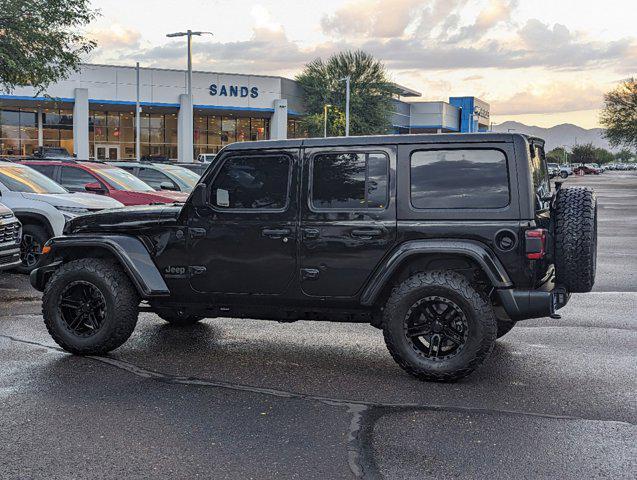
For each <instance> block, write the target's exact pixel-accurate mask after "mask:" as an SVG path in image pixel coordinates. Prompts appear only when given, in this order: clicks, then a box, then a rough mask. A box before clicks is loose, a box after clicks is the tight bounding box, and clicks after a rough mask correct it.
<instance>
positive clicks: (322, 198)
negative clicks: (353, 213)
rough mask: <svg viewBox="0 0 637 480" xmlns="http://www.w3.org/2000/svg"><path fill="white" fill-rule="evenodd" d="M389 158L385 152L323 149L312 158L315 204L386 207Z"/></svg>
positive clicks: (341, 207)
mask: <svg viewBox="0 0 637 480" xmlns="http://www.w3.org/2000/svg"><path fill="white" fill-rule="evenodd" d="M388 179H389V158H388V157H387V155H385V154H384V153H322V154H319V155H316V156H315V157H314V158H313V159H312V206H313V207H314V208H318V209H324V208H330V209H331V208H333V209H342V210H352V209H361V208H385V207H386V206H387V199H388Z"/></svg>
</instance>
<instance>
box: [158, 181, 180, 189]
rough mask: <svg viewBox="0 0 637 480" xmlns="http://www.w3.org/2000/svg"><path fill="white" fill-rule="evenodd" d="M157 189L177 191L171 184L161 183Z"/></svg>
mask: <svg viewBox="0 0 637 480" xmlns="http://www.w3.org/2000/svg"><path fill="white" fill-rule="evenodd" d="M159 188H160V189H161V190H177V187H175V185H173V184H172V183H171V182H161V183H160V184H159Z"/></svg>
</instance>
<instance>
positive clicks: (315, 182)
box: [300, 147, 396, 297]
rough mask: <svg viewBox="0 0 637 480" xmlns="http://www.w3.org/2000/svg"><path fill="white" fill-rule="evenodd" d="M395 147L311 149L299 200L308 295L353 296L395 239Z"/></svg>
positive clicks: (303, 282)
mask: <svg viewBox="0 0 637 480" xmlns="http://www.w3.org/2000/svg"><path fill="white" fill-rule="evenodd" d="M395 169H396V150H395V148H394V147H382V148H381V147H359V148H355V147H347V148H332V149H329V148H323V147H321V148H308V149H305V152H304V162H303V192H302V197H301V198H302V199H303V201H302V202H301V241H300V262H301V265H300V266H301V286H302V290H303V292H304V293H305V294H306V295H310V296H318V297H323V296H325V297H354V296H355V295H356V294H357V293H358V292H359V291H360V290H361V289H362V287H363V286H364V285H365V283H366V281H367V280H368V278H369V277H370V275H371V273H372V272H373V271H374V268H375V267H376V266H377V265H378V263H379V262H380V261H381V259H382V258H383V257H384V256H385V255H386V254H387V253H388V251H389V250H390V249H391V248H392V246H393V244H394V242H395V240H396V203H395V188H396V187H395V185H396V182H395V179H394V177H395V175H394V172H395Z"/></svg>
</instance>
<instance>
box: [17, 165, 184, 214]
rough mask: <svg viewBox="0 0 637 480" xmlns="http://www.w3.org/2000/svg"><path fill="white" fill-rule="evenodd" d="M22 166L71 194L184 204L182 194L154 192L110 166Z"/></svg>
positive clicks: (128, 202) (128, 201) (139, 202)
mask: <svg viewBox="0 0 637 480" xmlns="http://www.w3.org/2000/svg"><path fill="white" fill-rule="evenodd" d="M22 163H24V164H25V165H29V166H30V167H32V168H34V169H36V170H37V171H38V172H40V173H42V174H44V175H46V176H47V177H49V178H51V179H53V180H55V181H56V182H57V183H59V184H60V185H62V186H63V187H64V188H66V189H67V190H69V191H70V192H90V193H93V194H99V195H104V196H108V197H112V198H114V199H115V200H117V201H118V202H122V203H123V204H124V205H149V204H153V203H173V202H184V201H185V200H186V198H188V195H187V194H185V193H183V192H171V191H162V192H157V191H155V190H154V189H153V187H151V186H150V185H148V184H147V183H144V182H143V181H141V180H140V179H139V178H137V177H136V176H135V175H133V174H132V173H130V172H127V171H126V170H122V169H121V168H118V167H116V166H114V165H111V164H109V163H99V162H78V161H56V160H26V161H24V162H22Z"/></svg>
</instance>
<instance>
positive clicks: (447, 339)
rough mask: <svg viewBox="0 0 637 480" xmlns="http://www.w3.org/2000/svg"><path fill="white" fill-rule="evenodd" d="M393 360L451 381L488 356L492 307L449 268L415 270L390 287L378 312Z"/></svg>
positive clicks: (431, 377)
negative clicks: (421, 271)
mask: <svg viewBox="0 0 637 480" xmlns="http://www.w3.org/2000/svg"><path fill="white" fill-rule="evenodd" d="M383 332H384V337H385V343H386V344H387V348H388V349H389V352H390V353H391V355H392V357H393V358H394V360H395V361H396V362H397V363H398V364H399V365H400V366H401V367H402V368H403V369H404V370H406V371H407V372H408V373H410V374H412V375H414V376H415V377H417V378H419V379H421V380H432V381H454V380H458V379H460V378H463V377H465V376H467V375H469V374H470V373H471V372H473V371H474V370H475V369H476V368H477V367H478V366H479V365H480V364H481V363H482V362H484V360H485V359H486V358H487V357H488V356H489V354H490V353H491V350H492V349H493V345H494V343H495V339H496V334H497V323H496V317H495V313H494V311H493V308H492V306H491V305H490V304H489V303H488V302H487V301H486V300H485V299H484V298H483V297H482V296H481V295H480V294H479V293H478V292H477V291H476V290H475V289H474V288H473V287H472V286H471V285H470V284H469V282H468V281H467V280H466V279H465V278H464V277H463V276H462V275H459V274H457V273H455V272H451V271H432V272H423V273H418V274H416V275H413V276H411V277H409V278H408V279H407V280H405V281H404V282H402V283H401V284H400V285H399V286H397V287H396V288H395V289H394V291H393V292H392V294H391V296H390V298H389V300H388V301H387V304H386V306H385V310H384V312H383Z"/></svg>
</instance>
